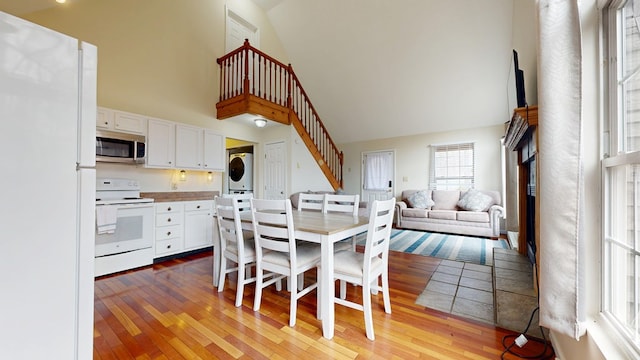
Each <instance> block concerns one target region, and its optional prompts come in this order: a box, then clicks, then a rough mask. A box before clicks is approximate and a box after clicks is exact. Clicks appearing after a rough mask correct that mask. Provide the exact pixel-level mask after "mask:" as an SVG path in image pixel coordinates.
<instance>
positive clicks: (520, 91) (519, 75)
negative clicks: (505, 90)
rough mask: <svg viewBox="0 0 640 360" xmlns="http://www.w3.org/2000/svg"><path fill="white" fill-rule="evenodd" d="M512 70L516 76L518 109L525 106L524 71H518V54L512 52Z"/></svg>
mask: <svg viewBox="0 0 640 360" xmlns="http://www.w3.org/2000/svg"><path fill="white" fill-rule="evenodd" d="M513 68H514V70H515V75H516V98H517V101H518V107H519V108H520V107H525V106H527V98H526V96H525V94H524V71H522V70H520V66H519V65H518V52H517V51H515V50H513Z"/></svg>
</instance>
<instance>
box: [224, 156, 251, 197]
mask: <svg viewBox="0 0 640 360" xmlns="http://www.w3.org/2000/svg"><path fill="white" fill-rule="evenodd" d="M252 191H253V154H251V153H235V154H230V155H229V193H230V194H244V193H250V192H252Z"/></svg>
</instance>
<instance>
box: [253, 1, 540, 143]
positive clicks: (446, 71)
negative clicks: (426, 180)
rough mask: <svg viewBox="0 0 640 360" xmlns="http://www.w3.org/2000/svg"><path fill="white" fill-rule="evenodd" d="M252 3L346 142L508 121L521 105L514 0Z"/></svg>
mask: <svg viewBox="0 0 640 360" xmlns="http://www.w3.org/2000/svg"><path fill="white" fill-rule="evenodd" d="M253 1H254V2H256V3H258V4H259V5H261V6H263V8H264V9H265V11H266V12H267V15H268V17H269V19H270V20H271V23H272V24H273V27H274V28H275V30H276V32H277V34H278V36H279V38H280V40H281V41H282V44H283V46H284V48H285V50H286V51H287V54H288V55H289V60H290V62H291V64H292V65H293V68H294V71H295V72H296V74H297V75H298V77H299V78H300V79H301V82H302V85H303V86H304V87H305V90H306V91H307V93H308V94H309V96H310V98H311V101H312V102H313V104H314V106H315V107H316V109H317V110H318V113H319V114H320V117H321V118H322V120H323V122H324V123H325V125H326V126H327V128H328V129H329V131H330V133H331V134H332V136H333V137H334V138H336V140H337V142H338V143H345V142H353V141H361V140H369V139H378V138H386V137H392V136H402V135H411V134H417V133H427V132H440V131H451V130H457V129H464V128H474V127H482V126H489V125H497V124H503V123H504V122H506V121H508V120H509V118H510V113H511V111H512V110H513V107H515V103H514V100H513V98H514V94H515V90H513V84H512V82H513V81H514V80H513V75H512V74H513V65H512V48H513V47H514V45H513V42H514V41H513V28H514V25H513V18H514V13H515V9H514V6H515V5H514V1H513V0H483V1H476V0H449V1H438V0H394V1H388V0H350V1H343V0H323V1H314V0H253ZM530 16H531V18H532V17H533V14H530ZM530 40H531V41H530V43H529V44H528V46H529V47H530V48H531V49H533V50H532V51H531V53H533V54H535V38H532V39H530ZM525 53H526V51H525ZM534 56H535V55H534ZM521 62H522V61H521ZM534 66H535V65H534ZM533 70H535V68H534V69H533Z"/></svg>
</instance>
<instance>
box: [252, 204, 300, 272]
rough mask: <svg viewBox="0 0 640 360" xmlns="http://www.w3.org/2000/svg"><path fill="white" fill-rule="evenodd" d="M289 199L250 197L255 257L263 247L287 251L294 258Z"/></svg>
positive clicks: (293, 234)
mask: <svg viewBox="0 0 640 360" xmlns="http://www.w3.org/2000/svg"><path fill="white" fill-rule="evenodd" d="M292 211H293V210H292V207H291V200H289V199H284V200H264V199H251V218H252V220H253V234H254V239H255V242H256V257H257V258H258V259H260V258H262V253H263V249H268V250H270V251H278V252H282V253H289V254H290V256H291V257H292V261H293V259H295V253H296V239H295V233H294V228H293V217H292Z"/></svg>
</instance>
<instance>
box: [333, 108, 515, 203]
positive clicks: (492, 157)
mask: <svg viewBox="0 0 640 360" xmlns="http://www.w3.org/2000/svg"><path fill="white" fill-rule="evenodd" d="M505 120H507V119H505ZM503 135H504V126H502V125H499V126H490V127H483V128H476V129H466V130H459V131H452V132H444V133H428V134H418V135H412V136H402V137H396V138H388V139H379V140H373V141H363V142H355V143H349V144H341V145H338V147H339V148H340V149H342V151H343V152H344V158H345V160H344V174H345V181H344V190H345V191H346V192H349V193H356V194H359V193H360V189H361V186H362V181H361V171H362V166H361V164H362V161H361V160H362V153H363V152H365V151H374V150H390V149H394V150H395V152H396V179H395V184H396V186H395V196H396V197H398V196H400V194H401V192H402V190H406V189H424V188H427V187H428V185H429V166H430V148H429V145H431V144H434V145H435V144H447V143H462V142H474V143H475V153H476V156H475V160H476V188H477V189H483V190H497V191H500V190H501V189H502V179H501V176H502V175H501V174H502V170H501V163H500V151H501V145H500V138H501V137H502V136H503ZM404 177H406V178H407V181H402V180H403V178H404Z"/></svg>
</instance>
